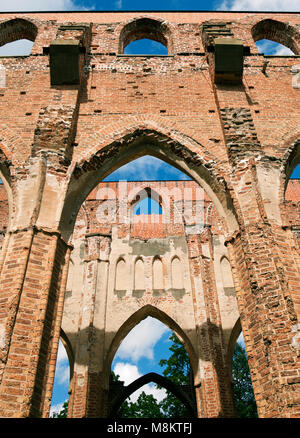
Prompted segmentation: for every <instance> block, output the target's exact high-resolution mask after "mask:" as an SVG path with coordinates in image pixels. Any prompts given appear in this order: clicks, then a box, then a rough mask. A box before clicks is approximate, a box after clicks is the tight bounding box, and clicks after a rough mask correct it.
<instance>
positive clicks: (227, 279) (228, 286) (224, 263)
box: [220, 256, 235, 296]
mask: <svg viewBox="0 0 300 438" xmlns="http://www.w3.org/2000/svg"><path fill="white" fill-rule="evenodd" d="M220 265H221V274H222V282H223V290H224V294H225V295H226V296H230V295H233V296H234V295H235V289H234V284H233V278H232V272H231V266H230V263H229V260H228V259H227V257H225V256H224V257H222V258H221V261H220Z"/></svg>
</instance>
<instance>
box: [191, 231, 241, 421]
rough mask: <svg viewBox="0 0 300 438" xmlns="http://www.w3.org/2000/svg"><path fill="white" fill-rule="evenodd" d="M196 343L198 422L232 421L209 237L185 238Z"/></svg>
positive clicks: (232, 410) (233, 411)
mask: <svg viewBox="0 0 300 438" xmlns="http://www.w3.org/2000/svg"><path fill="white" fill-rule="evenodd" d="M187 242H188V249H189V258H190V263H191V269H192V275H191V279H192V288H193V291H194V297H195V298H194V302H195V315H196V324H197V333H198V342H199V354H200V357H199V367H200V378H201V386H200V387H198V388H196V400H197V405H198V416H199V417H200V418H214V417H234V416H235V409H234V403H233V397H232V391H231V385H230V379H229V375H228V370H227V364H226V359H225V350H224V342H223V337H222V326H221V319H220V314H219V306H218V297H217V290H216V285H215V281H214V278H215V275H214V268H213V262H212V248H211V233H210V230H209V229H208V228H206V229H204V230H203V232H202V233H201V234H195V235H191V234H188V235H187Z"/></svg>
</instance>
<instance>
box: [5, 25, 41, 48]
mask: <svg viewBox="0 0 300 438" xmlns="http://www.w3.org/2000/svg"><path fill="white" fill-rule="evenodd" d="M37 33H38V29H37V27H36V25H35V24H33V23H31V22H30V21H29V20H24V19H23V18H14V19H12V20H8V21H4V22H2V23H1V24H0V46H3V45H4V44H7V43H11V42H13V41H17V40H20V39H27V40H30V41H34V40H35V38H36V36H37Z"/></svg>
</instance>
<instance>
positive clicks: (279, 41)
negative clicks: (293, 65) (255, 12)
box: [252, 19, 299, 56]
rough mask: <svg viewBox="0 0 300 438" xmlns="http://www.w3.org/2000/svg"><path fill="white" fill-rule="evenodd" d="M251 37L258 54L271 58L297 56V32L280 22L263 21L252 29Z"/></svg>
mask: <svg viewBox="0 0 300 438" xmlns="http://www.w3.org/2000/svg"><path fill="white" fill-rule="evenodd" d="M252 36H253V39H254V41H255V42H256V43H257V47H258V50H259V52H260V53H264V54H265V55H273V56H293V55H298V54H299V47H298V44H297V41H296V37H297V31H296V29H295V28H293V27H292V26H290V25H288V24H287V23H283V22H281V21H277V20H272V19H265V20H262V21H259V22H258V23H256V24H255V25H254V26H253V28H252Z"/></svg>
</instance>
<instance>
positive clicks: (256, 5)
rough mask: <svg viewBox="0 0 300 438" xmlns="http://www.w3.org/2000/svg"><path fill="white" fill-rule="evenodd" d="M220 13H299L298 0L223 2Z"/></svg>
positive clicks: (227, 0) (228, 0)
mask: <svg viewBox="0 0 300 438" xmlns="http://www.w3.org/2000/svg"><path fill="white" fill-rule="evenodd" d="M216 9H217V10H220V11H273V12H277V11H286V12H299V0H288V1H287V0H285V1H284V0H223V1H222V2H221V3H220V2H218V6H217V8H216Z"/></svg>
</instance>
